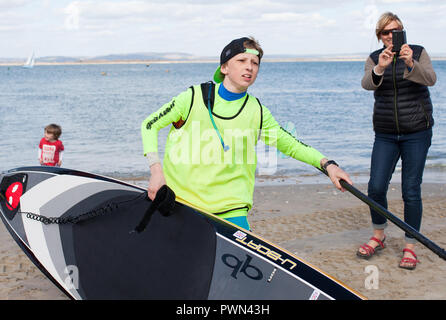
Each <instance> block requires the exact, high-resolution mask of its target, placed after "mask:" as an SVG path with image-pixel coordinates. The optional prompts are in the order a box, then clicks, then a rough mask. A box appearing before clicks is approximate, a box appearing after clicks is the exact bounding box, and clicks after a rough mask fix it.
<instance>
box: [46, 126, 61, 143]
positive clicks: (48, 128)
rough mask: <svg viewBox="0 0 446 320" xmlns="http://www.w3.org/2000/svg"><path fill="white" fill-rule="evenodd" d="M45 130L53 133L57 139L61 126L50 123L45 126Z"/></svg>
mask: <svg viewBox="0 0 446 320" xmlns="http://www.w3.org/2000/svg"><path fill="white" fill-rule="evenodd" d="M45 132H48V133H51V134H53V135H54V138H55V139H56V140H57V139H59V137H60V135H61V134H62V127H61V126H59V125H58V124H54V123H51V124H49V125H47V126H46V127H45Z"/></svg>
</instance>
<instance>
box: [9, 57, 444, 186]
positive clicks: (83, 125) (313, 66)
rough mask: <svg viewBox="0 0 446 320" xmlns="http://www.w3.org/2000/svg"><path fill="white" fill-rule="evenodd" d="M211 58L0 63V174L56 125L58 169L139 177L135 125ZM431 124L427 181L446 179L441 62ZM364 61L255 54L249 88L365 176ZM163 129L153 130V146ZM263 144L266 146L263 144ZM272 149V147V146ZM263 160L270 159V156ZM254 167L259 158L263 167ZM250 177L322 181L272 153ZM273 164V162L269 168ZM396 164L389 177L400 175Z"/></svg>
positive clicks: (369, 102) (203, 77)
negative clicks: (258, 59)
mask: <svg viewBox="0 0 446 320" xmlns="http://www.w3.org/2000/svg"><path fill="white" fill-rule="evenodd" d="M216 67H217V64H216V63H159V64H150V65H146V64H91V65H45V66H42V65H36V66H34V68H32V69H25V68H22V67H20V66H0V137H1V139H0V172H3V171H7V170H9V169H13V168H17V167H22V166H37V165H39V161H38V144H39V141H40V139H41V138H42V137H43V132H44V127H45V126H46V125H47V124H50V123H57V124H59V125H61V126H62V135H61V137H60V139H61V140H62V142H63V144H64V146H65V152H64V155H63V164H62V167H64V168H69V169H74V170H82V171H87V172H92V173H96V174H100V175H105V176H111V177H115V178H122V179H142V180H144V179H146V178H147V177H149V168H148V162H147V160H146V159H145V157H144V156H143V149H142V143H141V130H140V128H141V123H142V121H143V120H144V119H145V118H146V117H147V116H149V115H150V114H151V113H153V112H155V111H156V110H157V109H159V108H160V107H161V106H162V105H163V104H165V103H167V102H169V101H170V100H171V99H172V97H175V96H176V95H178V94H179V93H180V92H182V91H184V90H186V89H187V88H188V87H189V86H191V85H194V84H199V83H202V82H206V81H209V80H211V78H212V75H213V73H214V71H215V69H216ZM433 67H434V70H435V71H436V74H437V83H436V84H435V86H433V87H431V88H430V92H431V98H432V101H433V105H434V118H435V126H434V128H433V140H432V146H431V148H430V150H429V154H428V158H427V162H426V167H425V173H424V181H425V182H426V181H427V182H438V183H445V182H446V61H433ZM363 72H364V62H363V61H338V62H334V61H330V62H266V61H265V62H262V64H261V67H260V72H259V75H258V78H257V80H256V82H255V84H254V85H253V86H252V87H250V88H249V90H248V92H249V93H250V94H252V95H254V96H256V97H257V98H258V99H259V100H260V101H261V103H262V104H263V105H264V106H266V107H267V108H268V109H269V110H270V111H271V113H272V114H273V116H274V117H275V119H276V120H277V121H278V122H279V123H280V124H281V126H282V127H284V128H285V129H287V130H288V131H289V132H291V133H292V134H293V135H295V137H296V138H297V139H298V140H300V141H302V142H304V143H305V144H308V145H311V146H313V147H314V148H316V149H318V150H319V151H320V152H322V153H323V154H324V155H326V156H327V158H329V159H334V160H335V161H336V162H337V163H339V165H340V166H341V167H342V168H343V169H344V170H345V171H347V172H348V173H349V174H350V176H351V177H352V179H353V181H354V182H355V183H356V182H359V183H363V182H367V181H368V177H369V171H370V155H371V151H372V146H373V141H374V132H373V128H372V112H373V93H372V92H370V91H366V90H364V89H363V88H362V87H361V78H362V75H363ZM168 131H169V128H168V127H167V128H164V129H162V130H161V131H160V134H159V153H160V156H161V157H162V156H163V154H164V142H165V140H166V137H167V134H168ZM263 150H264V151H263V152H266V151H265V150H267V151H268V152H270V149H263ZM274 152H276V151H274ZM269 166H270V164H269ZM260 167H261V166H260ZM261 169H262V168H260V169H259V170H258V172H257V178H256V179H257V183H260V184H286V183H302V184H305V183H329V180H328V179H327V177H325V176H324V175H323V174H321V173H320V172H319V171H317V170H316V169H315V168H313V167H311V166H310V165H308V164H305V163H303V162H300V161H296V160H295V159H292V158H288V157H286V156H285V155H283V154H281V153H279V152H277V162H276V163H275V164H274V167H273V168H272V170H266V171H265V170H261ZM270 169H271V168H270ZM400 171H401V163H399V164H398V165H397V168H396V170H395V174H394V177H393V180H392V181H397V182H398V179H399V175H400Z"/></svg>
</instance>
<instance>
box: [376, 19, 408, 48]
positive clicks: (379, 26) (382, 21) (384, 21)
mask: <svg viewBox="0 0 446 320" xmlns="http://www.w3.org/2000/svg"><path fill="white" fill-rule="evenodd" d="M392 21H396V23H398V26H400V28H401V29H404V26H403V23H402V22H401V20H400V18H398V16H397V15H396V14H393V13H392V12H385V13H383V14H382V15H381V17H379V20H378V23H377V24H376V29H375V33H376V37H377V38H378V41H379V40H380V37H381V31H383V30H384V28H385V27H386V26H387V25H388V24H389V23H391V22H392Z"/></svg>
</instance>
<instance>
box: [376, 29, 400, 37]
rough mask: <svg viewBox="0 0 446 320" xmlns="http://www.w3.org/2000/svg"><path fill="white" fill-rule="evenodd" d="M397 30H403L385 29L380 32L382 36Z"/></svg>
mask: <svg viewBox="0 0 446 320" xmlns="http://www.w3.org/2000/svg"><path fill="white" fill-rule="evenodd" d="M397 30H401V29H390V30H383V31H381V32H380V34H381V35H382V36H387V35H389V33H392V31H397Z"/></svg>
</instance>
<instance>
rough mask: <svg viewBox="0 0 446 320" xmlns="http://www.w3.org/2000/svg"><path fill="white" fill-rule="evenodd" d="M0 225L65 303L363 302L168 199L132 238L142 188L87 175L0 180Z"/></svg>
mask: <svg viewBox="0 0 446 320" xmlns="http://www.w3.org/2000/svg"><path fill="white" fill-rule="evenodd" d="M0 194H1V196H0V204H1V205H0V210H1V214H0V216H1V218H2V220H3V222H4V224H5V225H6V227H7V229H8V231H9V232H10V233H11V235H12V237H13V238H14V239H15V240H16V242H17V243H18V244H19V246H20V247H21V248H22V249H23V251H24V252H25V253H26V254H27V255H28V257H29V258H30V259H31V260H32V261H33V263H34V264H35V265H36V266H37V267H38V268H39V269H40V270H41V271H42V272H43V273H44V274H45V275H46V276H47V277H48V278H49V279H50V280H51V281H53V283H54V284H55V285H56V286H57V287H58V288H60V290H62V291H63V292H64V293H65V294H66V295H67V296H68V297H70V298H72V299H182V300H189V299H193V300H202V299H211V300H214V299H225V300H226V299H231V300H238V299H244V300H250V299H253V300H254V299H255V300H266V299H269V300H272V299H284V300H288V299H301V300H307V299H314V300H316V299H318V300H327V299H363V298H364V297H363V296H361V295H360V294H359V293H357V292H355V291H353V290H352V289H350V288H348V287H347V286H345V285H344V284H342V283H341V282H340V281H338V280H336V279H334V278H333V277H331V276H329V275H327V274H325V273H324V272H322V271H321V270H319V269H318V268H316V267H314V266H312V265H310V264H308V263H306V262H305V261H303V260H302V259H300V258H298V257H296V256H294V255H292V254H291V253H289V252H287V251H285V250H283V249H281V248H279V247H278V246H276V245H273V244H271V243H269V242H267V241H266V240H264V239H262V238H260V237H258V236H256V235H255V234H253V233H252V232H249V231H246V230H244V229H242V228H239V227H237V226H236V225H234V224H231V223H229V222H227V221H225V220H223V219H220V218H218V217H216V216H214V215H211V214H207V213H203V212H198V211H196V210H194V209H192V208H190V207H188V206H186V205H184V204H181V203H179V202H175V206H174V210H173V214H172V215H170V216H163V215H161V214H159V212H155V213H154V214H153V216H152V218H151V220H150V222H149V224H148V226H147V228H146V229H145V231H143V232H141V233H137V232H133V230H134V229H135V226H137V225H138V223H139V222H140V221H141V219H142V218H143V216H144V214H145V212H146V210H147V209H148V207H149V206H150V204H151V202H150V200H148V199H147V197H146V190H144V189H143V188H140V187H137V186H134V185H131V184H128V183H125V182H122V181H119V180H115V179H111V178H107V177H103V176H98V175H95V174H91V173H86V172H81V171H75V170H69V169H63V168H51V167H24V168H17V169H13V170H9V171H7V172H4V173H3V174H1V175H0Z"/></svg>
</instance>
